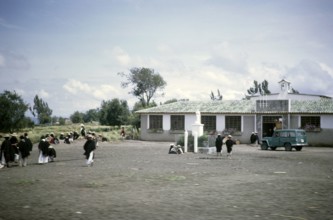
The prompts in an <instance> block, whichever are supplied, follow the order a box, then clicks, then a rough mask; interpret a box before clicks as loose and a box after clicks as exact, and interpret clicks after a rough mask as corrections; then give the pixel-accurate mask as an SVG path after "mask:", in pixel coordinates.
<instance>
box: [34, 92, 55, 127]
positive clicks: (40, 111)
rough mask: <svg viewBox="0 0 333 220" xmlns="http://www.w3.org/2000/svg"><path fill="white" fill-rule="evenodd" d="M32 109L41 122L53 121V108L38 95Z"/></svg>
mask: <svg viewBox="0 0 333 220" xmlns="http://www.w3.org/2000/svg"><path fill="white" fill-rule="evenodd" d="M30 111H31V113H32V115H33V116H35V117H36V116H37V118H38V120H39V123H40V124H47V123H51V122H52V118H51V116H52V110H51V109H50V108H49V105H48V104H47V102H44V101H43V99H41V98H39V97H38V95H36V96H35V98H34V106H33V108H32V109H31V108H30Z"/></svg>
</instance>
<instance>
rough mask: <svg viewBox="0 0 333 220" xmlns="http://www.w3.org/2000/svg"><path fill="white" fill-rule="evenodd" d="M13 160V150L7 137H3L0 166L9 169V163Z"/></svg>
mask: <svg viewBox="0 0 333 220" xmlns="http://www.w3.org/2000/svg"><path fill="white" fill-rule="evenodd" d="M13 160H14V150H13V148H12V146H11V143H10V140H9V135H8V134H6V135H5V140H4V141H3V142H2V144H1V164H2V165H4V166H7V167H10V165H9V162H10V161H13Z"/></svg>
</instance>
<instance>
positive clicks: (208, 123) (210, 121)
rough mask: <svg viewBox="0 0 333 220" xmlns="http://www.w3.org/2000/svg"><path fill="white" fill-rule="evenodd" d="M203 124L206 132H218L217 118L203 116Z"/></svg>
mask: <svg viewBox="0 0 333 220" xmlns="http://www.w3.org/2000/svg"><path fill="white" fill-rule="evenodd" d="M201 123H202V124H204V131H208V132H210V131H216V116H201Z"/></svg>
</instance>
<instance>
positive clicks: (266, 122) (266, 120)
mask: <svg viewBox="0 0 333 220" xmlns="http://www.w3.org/2000/svg"><path fill="white" fill-rule="evenodd" d="M280 118H281V116H276V115H275V116H263V117H262V136H263V137H271V136H272V135H273V132H274V128H276V125H277V124H276V123H277V122H278V121H279V119H280ZM277 129H279V128H277Z"/></svg>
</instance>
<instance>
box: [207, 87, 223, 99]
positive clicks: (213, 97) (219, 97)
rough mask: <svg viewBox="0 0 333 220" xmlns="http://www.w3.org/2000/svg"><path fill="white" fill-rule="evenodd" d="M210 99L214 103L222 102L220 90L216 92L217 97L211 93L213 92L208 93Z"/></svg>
mask: <svg viewBox="0 0 333 220" xmlns="http://www.w3.org/2000/svg"><path fill="white" fill-rule="evenodd" d="M210 99H211V100H213V101H215V100H222V99H223V96H222V95H221V93H220V90H219V89H218V90H217V95H216V96H215V94H214V93H213V91H211V93H210Z"/></svg>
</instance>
